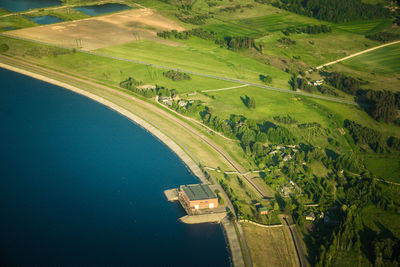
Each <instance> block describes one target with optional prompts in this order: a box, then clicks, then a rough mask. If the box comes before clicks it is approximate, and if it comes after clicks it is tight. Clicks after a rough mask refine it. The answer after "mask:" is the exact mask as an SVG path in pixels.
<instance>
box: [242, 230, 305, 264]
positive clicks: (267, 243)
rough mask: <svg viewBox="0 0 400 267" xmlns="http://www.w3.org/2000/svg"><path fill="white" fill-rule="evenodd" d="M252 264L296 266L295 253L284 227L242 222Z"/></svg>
mask: <svg viewBox="0 0 400 267" xmlns="http://www.w3.org/2000/svg"><path fill="white" fill-rule="evenodd" d="M243 229H244V232H245V234H246V241H247V243H248V245H249V246H250V247H251V248H253V249H252V250H250V254H251V258H252V261H253V264H254V266H297V255H296V253H295V250H294V247H292V243H291V241H290V236H289V234H288V232H287V230H286V229H285V228H284V227H280V228H269V229H268V228H261V227H257V226H254V225H251V224H249V223H244V224H243Z"/></svg>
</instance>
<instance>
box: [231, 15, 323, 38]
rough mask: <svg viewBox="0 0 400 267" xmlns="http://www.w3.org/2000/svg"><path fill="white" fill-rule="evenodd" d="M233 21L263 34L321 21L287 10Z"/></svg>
mask: <svg viewBox="0 0 400 267" xmlns="http://www.w3.org/2000/svg"><path fill="white" fill-rule="evenodd" d="M233 22H236V23H237V24H239V25H240V24H244V25H246V26H247V27H250V28H253V29H256V30H258V31H260V32H263V33H264V34H266V33H268V32H275V31H281V30H284V29H286V28H288V27H298V26H304V25H307V24H312V25H314V24H321V21H318V20H316V19H312V18H308V17H304V16H299V15H295V14H293V13H289V12H282V13H278V14H272V15H268V16H262V17H256V18H248V19H241V20H238V21H233ZM325 24H329V23H325Z"/></svg>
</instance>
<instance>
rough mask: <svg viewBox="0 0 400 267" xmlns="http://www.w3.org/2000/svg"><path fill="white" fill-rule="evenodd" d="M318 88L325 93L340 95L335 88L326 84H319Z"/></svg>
mask: <svg viewBox="0 0 400 267" xmlns="http://www.w3.org/2000/svg"><path fill="white" fill-rule="evenodd" d="M317 89H318V91H319V92H320V93H321V94H323V95H333V96H338V95H339V94H338V93H336V92H335V90H332V88H329V87H328V86H326V85H318V86H317Z"/></svg>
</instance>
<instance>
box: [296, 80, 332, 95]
mask: <svg viewBox="0 0 400 267" xmlns="http://www.w3.org/2000/svg"><path fill="white" fill-rule="evenodd" d="M289 84H290V86H291V87H292V89H293V90H296V89H300V90H303V91H306V92H309V93H316V92H320V93H321V94H324V95H333V96H338V93H336V92H335V91H334V90H333V89H332V88H330V87H328V86H326V85H324V84H321V85H317V86H313V85H311V84H309V82H308V81H307V80H306V79H304V78H300V77H296V75H293V76H292V78H291V79H290V81H289Z"/></svg>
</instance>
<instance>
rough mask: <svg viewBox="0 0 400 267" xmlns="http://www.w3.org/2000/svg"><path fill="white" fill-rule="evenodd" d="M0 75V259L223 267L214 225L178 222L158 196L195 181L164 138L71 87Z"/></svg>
mask: <svg viewBox="0 0 400 267" xmlns="http://www.w3.org/2000/svg"><path fill="white" fill-rule="evenodd" d="M0 80H1V82H2V86H1V87H0V90H1V97H0V121H1V127H0V173H1V175H0V265H2V266H3V265H30V266H32V265H40V266H43V265H47V266H48V265H52V266H55V265H59V264H62V265H71V266H76V265H80V266H82V265H84V266H86V265H92V266H99V265H100V266H110V265H125V266H126V265H129V266H154V265H157V266H159V265H163V266H182V265H183V266H194V265H197V266H228V265H229V253H228V250H227V248H226V243H225V239H224V236H223V232H222V229H221V227H220V225H218V224H202V225H185V224H183V223H180V222H178V221H177V219H178V218H179V217H181V216H183V215H185V214H184V211H183V209H182V208H181V207H180V206H179V205H178V204H174V203H169V202H167V200H166V198H165V196H164V195H163V191H164V190H165V189H168V188H172V187H176V186H178V185H180V184H190V183H196V182H198V181H197V179H196V178H195V177H194V176H193V175H192V174H191V173H189V172H188V170H187V169H186V167H185V165H184V164H183V163H182V162H181V161H180V160H179V158H178V157H177V156H176V155H175V154H174V153H173V152H172V151H170V150H169V149H168V148H167V147H166V146H165V145H163V144H162V143H161V142H160V141H158V140H157V139H156V138H154V137H153V136H152V135H151V134H149V133H148V132H146V131H145V130H143V129H142V128H140V127H139V126H137V125H135V124H134V123H132V122H131V121H129V120H128V119H126V118H125V117H123V116H121V115H119V114H118V113H116V112H114V111H112V110H110V109H108V108H107V107H105V106H102V105H100V104H98V103H96V102H94V101H92V100H90V99H87V98H85V97H82V96H80V95H77V94H74V93H72V92H70V91H67V90H64V89H62V88H59V87H57V86H53V85H50V84H47V83H44V82H41V81H38V80H35V79H32V78H29V77H26V76H23V75H20V74H17V73H13V72H10V71H7V70H3V69H0Z"/></svg>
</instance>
